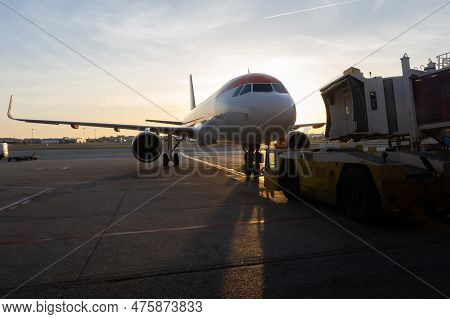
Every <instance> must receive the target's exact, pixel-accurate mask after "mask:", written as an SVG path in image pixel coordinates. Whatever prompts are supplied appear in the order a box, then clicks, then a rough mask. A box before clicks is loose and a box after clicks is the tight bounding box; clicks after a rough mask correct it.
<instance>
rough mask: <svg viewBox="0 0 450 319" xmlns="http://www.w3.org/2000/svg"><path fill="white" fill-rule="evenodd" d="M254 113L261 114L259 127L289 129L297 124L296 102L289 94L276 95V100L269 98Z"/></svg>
mask: <svg viewBox="0 0 450 319" xmlns="http://www.w3.org/2000/svg"><path fill="white" fill-rule="evenodd" d="M257 108H258V109H259V110H255V111H254V112H253V113H255V114H258V113H259V114H260V115H261V118H260V119H258V121H259V123H258V124H259V125H261V124H262V123H264V124H263V126H265V127H269V126H278V127H282V128H288V127H290V126H293V125H294V124H295V120H296V108H295V102H294V100H293V99H292V98H291V96H290V95H289V94H286V95H275V98H268V99H266V100H264V101H263V103H261V104H260V105H258V107H257Z"/></svg>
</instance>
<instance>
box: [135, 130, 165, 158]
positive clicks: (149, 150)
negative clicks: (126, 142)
mask: <svg viewBox="0 0 450 319" xmlns="http://www.w3.org/2000/svg"><path fill="white" fill-rule="evenodd" d="M132 149H133V155H134V157H135V158H136V159H137V160H138V161H140V162H143V163H151V162H154V161H156V160H157V159H158V158H159V157H160V156H161V153H162V150H163V144H162V141H161V138H160V137H159V136H158V135H157V134H155V133H153V132H142V133H139V134H138V135H137V136H136V137H135V138H134V140H133V144H132Z"/></svg>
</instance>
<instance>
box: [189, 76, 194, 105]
mask: <svg viewBox="0 0 450 319" xmlns="http://www.w3.org/2000/svg"><path fill="white" fill-rule="evenodd" d="M189 82H190V89H191V110H193V109H195V95H194V84H193V83H192V74H190V75H189Z"/></svg>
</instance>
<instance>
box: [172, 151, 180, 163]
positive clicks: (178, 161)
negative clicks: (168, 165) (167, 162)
mask: <svg viewBox="0 0 450 319" xmlns="http://www.w3.org/2000/svg"><path fill="white" fill-rule="evenodd" d="M173 165H174V166H178V165H180V155H178V153H175V154H173Z"/></svg>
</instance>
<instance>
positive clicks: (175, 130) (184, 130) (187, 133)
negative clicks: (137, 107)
mask: <svg viewBox="0 0 450 319" xmlns="http://www.w3.org/2000/svg"><path fill="white" fill-rule="evenodd" d="M12 104H13V96H12V95H11V97H10V99H9V107H8V117H9V118H10V119H12V120H15V121H22V122H27V123H36V124H51V125H60V124H61V125H70V126H71V127H72V128H73V129H78V128H79V127H80V126H92V127H104V128H112V129H114V130H115V131H116V132H119V131H120V130H121V129H123V130H136V131H145V130H150V131H152V132H155V133H163V134H169V133H171V134H173V135H176V136H183V137H189V138H192V137H193V136H194V128H192V127H185V126H152V125H150V126H148V125H132V124H117V123H94V122H78V121H55V120H37V119H23V118H15V117H14V116H13V115H12Z"/></svg>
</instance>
